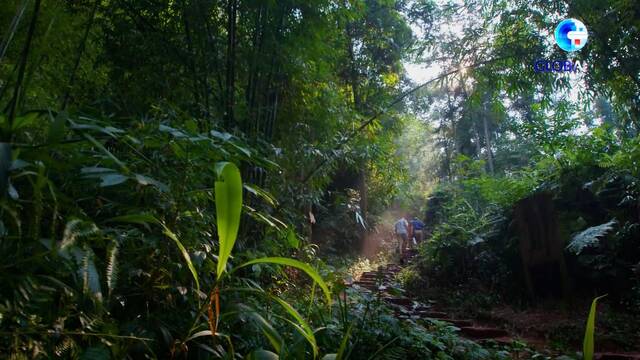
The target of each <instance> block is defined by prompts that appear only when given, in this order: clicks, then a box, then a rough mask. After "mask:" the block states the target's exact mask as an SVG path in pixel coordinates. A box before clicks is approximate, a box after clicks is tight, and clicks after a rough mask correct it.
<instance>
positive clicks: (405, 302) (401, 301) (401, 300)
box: [384, 297, 413, 306]
mask: <svg viewBox="0 0 640 360" xmlns="http://www.w3.org/2000/svg"><path fill="white" fill-rule="evenodd" d="M384 301H386V302H388V303H391V304H395V305H402V306H411V305H412V304H413V301H412V300H411V299H409V298H405V297H386V298H384Z"/></svg>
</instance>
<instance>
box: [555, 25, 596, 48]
mask: <svg viewBox="0 0 640 360" xmlns="http://www.w3.org/2000/svg"><path fill="white" fill-rule="evenodd" d="M554 36H555V38H556V44H558V46H560V49H562V50H564V51H578V50H580V49H582V48H583V47H584V46H585V45H586V44H587V38H588V37H589V33H588V32H587V27H586V26H584V24H583V23H582V21H580V20H576V19H565V20H562V21H561V22H560V23H559V24H558V26H556V31H555V33H554Z"/></svg>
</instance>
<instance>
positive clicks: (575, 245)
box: [567, 219, 618, 255]
mask: <svg viewBox="0 0 640 360" xmlns="http://www.w3.org/2000/svg"><path fill="white" fill-rule="evenodd" d="M617 223H618V222H617V221H616V219H612V220H611V221H609V222H607V223H604V224H600V225H598V226H592V227H590V228H588V229H586V230H584V231H582V232H580V233H578V234H576V235H574V236H573V238H572V239H571V242H570V243H569V245H568V246H567V250H569V251H571V252H572V253H574V254H576V255H578V254H580V253H581V252H582V250H584V248H586V247H589V246H593V245H595V244H597V243H598V241H600V238H601V237H603V236H605V235H606V234H607V233H608V232H609V231H611V230H612V229H613V227H614V226H615V225H616V224H617Z"/></svg>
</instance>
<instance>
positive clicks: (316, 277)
mask: <svg viewBox="0 0 640 360" xmlns="http://www.w3.org/2000/svg"><path fill="white" fill-rule="evenodd" d="M253 264H279V265H286V266H291V267H294V268H297V269H300V270H302V271H304V272H305V273H307V275H309V277H310V278H311V279H313V281H315V282H316V283H317V284H318V286H320V288H321V289H322V292H324V295H325V296H326V298H327V303H329V304H330V303H331V292H330V291H329V287H328V286H327V284H326V283H325V282H324V280H322V277H321V276H320V274H318V272H317V271H316V270H315V269H314V268H312V267H311V266H309V264H305V263H303V262H301V261H298V260H295V259H290V258H283V257H265V258H259V259H254V260H251V261H247V262H246V263H244V264H242V265H240V266H238V267H237V269H240V268H243V267H245V266H249V265H253Z"/></svg>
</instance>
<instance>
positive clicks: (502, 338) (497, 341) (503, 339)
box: [476, 336, 515, 345]
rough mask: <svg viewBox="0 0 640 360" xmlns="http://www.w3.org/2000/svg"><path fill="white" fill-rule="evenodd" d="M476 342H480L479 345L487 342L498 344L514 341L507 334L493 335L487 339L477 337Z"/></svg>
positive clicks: (509, 343) (507, 343)
mask: <svg viewBox="0 0 640 360" xmlns="http://www.w3.org/2000/svg"><path fill="white" fill-rule="evenodd" d="M476 341H477V342H478V343H480V344H481V345H484V344H487V343H489V344H490V343H494V344H498V345H511V344H513V342H514V341H515V339H514V338H512V337H509V336H500V337H495V338H488V339H479V340H476Z"/></svg>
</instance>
